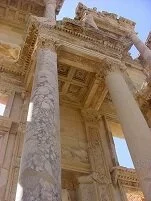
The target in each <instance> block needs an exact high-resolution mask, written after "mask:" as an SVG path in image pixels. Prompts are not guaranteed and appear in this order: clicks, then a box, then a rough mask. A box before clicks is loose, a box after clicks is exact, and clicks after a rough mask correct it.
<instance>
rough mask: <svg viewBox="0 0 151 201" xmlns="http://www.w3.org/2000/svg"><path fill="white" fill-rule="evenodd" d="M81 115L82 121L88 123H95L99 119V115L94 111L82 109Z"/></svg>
mask: <svg viewBox="0 0 151 201" xmlns="http://www.w3.org/2000/svg"><path fill="white" fill-rule="evenodd" d="M81 113H82V116H83V117H84V119H85V120H86V121H88V122H97V121H99V120H100V118H101V115H99V113H98V112H97V111H96V110H94V109H83V110H82V111H81Z"/></svg>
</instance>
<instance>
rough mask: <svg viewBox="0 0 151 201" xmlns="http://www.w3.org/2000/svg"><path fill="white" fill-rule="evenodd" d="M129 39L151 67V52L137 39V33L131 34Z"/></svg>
mask: <svg viewBox="0 0 151 201" xmlns="http://www.w3.org/2000/svg"><path fill="white" fill-rule="evenodd" d="M129 37H130V38H131V40H132V42H133V43H134V45H135V47H136V48H137V49H138V51H139V52H140V54H141V56H142V57H143V59H144V60H145V61H146V62H147V64H149V65H151V50H150V49H149V48H148V47H147V46H146V45H145V44H144V43H143V42H142V41H141V40H140V39H139V38H138V37H137V35H136V33H130V34H129Z"/></svg>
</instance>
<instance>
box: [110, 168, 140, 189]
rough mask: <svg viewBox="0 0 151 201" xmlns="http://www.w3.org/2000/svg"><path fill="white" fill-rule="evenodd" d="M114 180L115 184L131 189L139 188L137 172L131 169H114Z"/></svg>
mask: <svg viewBox="0 0 151 201" xmlns="http://www.w3.org/2000/svg"><path fill="white" fill-rule="evenodd" d="M111 174H112V180H113V182H114V184H117V182H120V184H123V185H125V186H129V187H136V188H138V187H139V181H138V177H137V175H136V171H135V170H134V169H129V168H125V167H120V166H119V167H114V168H113V169H112V171H111Z"/></svg>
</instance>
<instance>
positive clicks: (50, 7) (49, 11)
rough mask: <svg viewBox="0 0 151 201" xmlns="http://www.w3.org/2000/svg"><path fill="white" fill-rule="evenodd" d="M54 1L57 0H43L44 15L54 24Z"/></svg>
mask: <svg viewBox="0 0 151 201" xmlns="http://www.w3.org/2000/svg"><path fill="white" fill-rule="evenodd" d="M56 1H57V0H44V2H45V14H44V17H45V18H48V20H50V21H51V24H52V25H55V24H56Z"/></svg>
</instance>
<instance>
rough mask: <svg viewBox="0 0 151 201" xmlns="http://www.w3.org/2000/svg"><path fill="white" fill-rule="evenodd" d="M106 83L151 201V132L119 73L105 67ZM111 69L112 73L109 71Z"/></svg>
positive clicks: (143, 187)
mask: <svg viewBox="0 0 151 201" xmlns="http://www.w3.org/2000/svg"><path fill="white" fill-rule="evenodd" d="M107 66H108V67H107V71H106V72H107V75H106V84H107V86H108V89H109V92H110V95H111V98H112V100H113V103H114V105H115V108H116V111H117V115H118V117H119V121H120V123H121V125H122V128H123V132H124V136H125V139H126V142H127V145H128V147H129V151H130V154H131V156H132V160H133V162H134V166H135V169H136V171H137V174H138V177H139V181H140V185H141V187H142V191H143V193H144V195H145V200H146V201H151V193H150V192H151V132H150V129H149V127H148V125H147V123H146V121H145V119H144V117H143V115H142V113H141V111H140V109H139V106H138V105H137V103H136V101H135V99H134V98H133V95H132V94H131V92H130V90H129V88H128V86H127V84H126V82H125V80H124V78H123V76H122V74H121V73H120V71H118V70H117V68H118V66H117V68H115V66H111V65H107ZM112 67H114V70H113V68H112Z"/></svg>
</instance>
